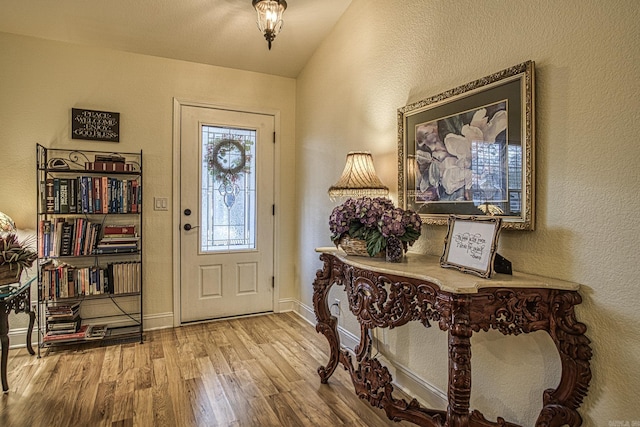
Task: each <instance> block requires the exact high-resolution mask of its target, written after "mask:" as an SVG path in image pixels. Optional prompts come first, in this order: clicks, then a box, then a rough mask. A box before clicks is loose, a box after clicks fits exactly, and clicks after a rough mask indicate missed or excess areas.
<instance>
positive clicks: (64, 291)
mask: <svg viewBox="0 0 640 427" xmlns="http://www.w3.org/2000/svg"><path fill="white" fill-rule="evenodd" d="M41 276H42V286H41V288H40V289H41V292H42V295H41V296H40V297H41V299H42V300H45V301H52V300H58V299H63V298H76V297H81V296H87V295H100V294H127V293H136V292H140V285H141V264H140V262H139V261H131V262H117V263H110V264H108V265H107V266H106V268H100V267H74V266H71V265H68V264H61V265H58V266H55V265H53V264H47V265H44V266H42V275H41Z"/></svg>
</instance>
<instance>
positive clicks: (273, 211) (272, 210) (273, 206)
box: [271, 204, 276, 216]
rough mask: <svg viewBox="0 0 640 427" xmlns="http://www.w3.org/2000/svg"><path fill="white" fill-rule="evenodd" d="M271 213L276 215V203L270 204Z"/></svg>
mask: <svg viewBox="0 0 640 427" xmlns="http://www.w3.org/2000/svg"><path fill="white" fill-rule="evenodd" d="M271 215H273V216H276V205H275V204H273V205H271Z"/></svg>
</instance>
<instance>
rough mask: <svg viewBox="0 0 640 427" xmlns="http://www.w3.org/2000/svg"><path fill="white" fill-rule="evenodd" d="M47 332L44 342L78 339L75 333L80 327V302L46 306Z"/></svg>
mask: <svg viewBox="0 0 640 427" xmlns="http://www.w3.org/2000/svg"><path fill="white" fill-rule="evenodd" d="M45 314H46V316H47V333H46V335H45V336H44V338H43V340H44V342H51V341H56V342H60V341H69V340H74V339H78V338H77V337H76V335H77V334H78V332H79V331H80V329H82V328H81V327H80V322H81V321H82V319H80V303H79V302H76V303H74V304H70V305H66V304H65V305H62V304H61V305H53V306H47V308H46V310H45Z"/></svg>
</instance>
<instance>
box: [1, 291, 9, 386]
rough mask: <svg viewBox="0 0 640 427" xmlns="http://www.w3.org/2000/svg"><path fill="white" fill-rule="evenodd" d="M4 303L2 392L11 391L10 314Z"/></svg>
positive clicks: (2, 316) (2, 312)
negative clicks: (8, 365) (8, 369)
mask: <svg viewBox="0 0 640 427" xmlns="http://www.w3.org/2000/svg"><path fill="white" fill-rule="evenodd" d="M5 308H6V307H5V305H4V303H3V304H2V306H0V347H2V355H1V356H0V377H2V392H3V393H7V392H8V391H9V382H8V381H7V359H8V358H9V313H7V311H6V309H5Z"/></svg>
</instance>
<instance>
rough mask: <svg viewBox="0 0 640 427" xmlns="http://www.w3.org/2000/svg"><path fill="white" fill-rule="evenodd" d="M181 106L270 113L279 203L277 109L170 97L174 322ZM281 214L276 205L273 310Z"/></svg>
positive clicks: (276, 297) (175, 319)
mask: <svg viewBox="0 0 640 427" xmlns="http://www.w3.org/2000/svg"><path fill="white" fill-rule="evenodd" d="M182 107H202V108H211V109H216V110H227V111H236V112H241V113H253V114H262V115H266V116H272V117H273V119H274V130H275V132H276V144H275V147H274V153H273V154H274V165H273V167H274V171H273V172H274V185H275V188H274V203H275V204H276V206H282V204H281V200H280V194H281V191H280V183H281V180H280V156H281V153H280V147H281V146H282V144H281V143H280V135H281V132H280V111H279V110H273V109H269V108H262V107H251V106H237V105H222V104H214V103H210V102H204V101H195V100H191V99H182V98H175V97H174V98H173V171H172V173H173V176H174V179H173V189H172V190H173V200H172V202H173V203H172V209H171V212H172V221H171V223H172V228H173V233H172V240H173V242H172V265H173V278H172V282H173V326H174V327H177V326H181V325H182V323H181V321H180V318H181V316H180V307H181V304H180V302H181V300H180V218H181V215H180V131H181V124H180V119H181V111H182ZM279 231H280V215H278V209H276V212H275V215H274V218H273V275H274V277H275V280H274V287H273V301H272V307H273V311H274V312H275V313H278V312H279V311H280V310H279V305H278V301H279V300H280V284H279V281H278V278H279V277H280V274H278V273H279V271H278V266H279V264H280V262H279V259H278V254H279V253H280V250H279V249H280V232H279Z"/></svg>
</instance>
